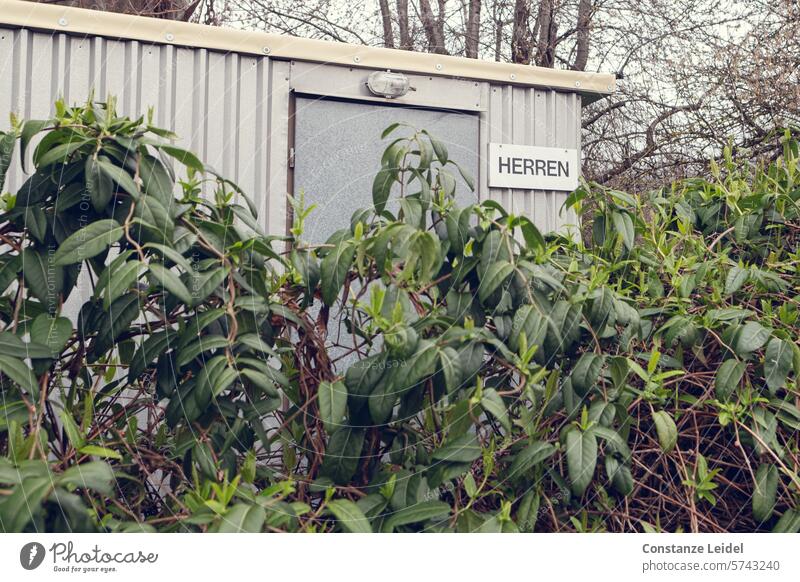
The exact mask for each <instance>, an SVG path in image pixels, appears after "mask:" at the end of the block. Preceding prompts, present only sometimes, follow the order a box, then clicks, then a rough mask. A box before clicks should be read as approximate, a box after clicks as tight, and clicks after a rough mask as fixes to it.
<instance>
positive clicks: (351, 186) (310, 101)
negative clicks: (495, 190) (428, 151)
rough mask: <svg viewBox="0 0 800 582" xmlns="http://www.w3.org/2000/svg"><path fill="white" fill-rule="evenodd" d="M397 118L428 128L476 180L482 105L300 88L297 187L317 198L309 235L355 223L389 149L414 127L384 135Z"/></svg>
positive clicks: (461, 189) (466, 199)
mask: <svg viewBox="0 0 800 582" xmlns="http://www.w3.org/2000/svg"><path fill="white" fill-rule="evenodd" d="M398 121H400V122H404V123H408V124H410V125H412V126H414V127H416V128H418V129H426V130H428V131H429V132H430V133H431V134H433V135H434V136H435V137H436V138H437V139H439V140H440V141H442V142H443V143H444V144H445V145H446V146H447V150H448V152H449V155H450V158H451V159H452V160H453V161H455V162H457V163H458V164H459V165H460V166H461V167H462V168H464V170H466V171H467V172H468V173H469V174H470V175H472V176H473V178H474V179H475V181H476V183H477V178H478V167H479V166H478V151H479V147H478V138H479V115H478V113H477V112H461V111H449V110H441V109H430V108H415V107H409V106H397V105H390V104H387V103H385V102H380V103H375V102H365V101H356V100H345V99H335V98H320V97H312V96H301V95H297V96H295V101H294V132H293V133H294V145H293V148H294V160H293V162H294V172H293V180H292V183H293V194H294V196H295V197H298V196H299V195H300V193H301V192H302V193H303V194H304V196H305V204H306V206H307V207H308V206H310V205H311V204H315V205H316V208H315V209H314V211H313V212H312V213H311V215H310V216H309V218H308V219H307V221H306V228H305V233H304V235H303V239H304V240H306V241H308V242H311V243H321V242H324V241H325V240H326V239H327V238H328V237H329V236H330V235H331V234H333V233H334V232H335V231H337V230H339V229H341V228H345V227H347V226H349V224H350V217H351V216H352V214H353V212H355V211H356V210H358V209H360V208H364V207H369V206H371V205H372V182H373V179H374V177H375V174H376V173H377V172H378V170H379V169H380V166H381V164H380V160H381V155H382V154H383V151H384V149H385V148H386V146H387V145H388V144H389V143H390V142H391V140H392V139H394V138H395V137H397V136H399V135H401V134H402V133H401V132H404V131H405V132H406V133H408V132H409V131H410V130H409V129H408V128H398V129H397V130H395V132H394V133H393V134H392V135H391V136H390V137H389V138H387V139H386V140H381V133H382V132H383V130H384V129H386V128H387V127H388V126H389V125H391V124H392V123H395V122H398ZM456 178H457V181H458V187H457V189H456V199H457V201H458V203H459V204H461V205H466V204H470V203H473V202H477V200H478V196H477V193H475V192H470V191H469V189H468V187H467V186H466V184H465V183H464V182H463V181H462V180H461V178H460V176H458V174H457V172H456ZM389 209H390V210H392V207H391V206H389Z"/></svg>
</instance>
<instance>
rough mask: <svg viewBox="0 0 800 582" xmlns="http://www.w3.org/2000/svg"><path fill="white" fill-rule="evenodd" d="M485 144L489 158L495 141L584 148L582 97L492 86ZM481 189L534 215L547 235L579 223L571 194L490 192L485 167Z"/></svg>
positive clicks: (484, 121) (512, 208)
mask: <svg viewBox="0 0 800 582" xmlns="http://www.w3.org/2000/svg"><path fill="white" fill-rule="evenodd" d="M485 91H486V93H485V99H484V103H486V111H485V112H484V113H483V114H482V116H481V120H482V127H481V136H482V137H481V141H482V142H483V147H484V150H483V151H482V152H481V154H482V155H484V156H486V155H487V150H486V149H485V148H487V147H488V144H489V143H511V144H520V145H532V146H547V147H562V148H575V149H578V150H580V147H581V144H580V135H581V125H580V120H581V98H580V95H578V94H576V93H562V92H558V91H549V90H544V89H533V88H526V87H514V86H512V85H491V86H487V87H486V89H485ZM482 170H483V172H482V174H481V191H482V192H486V191H488V192H489V197H490V198H491V199H493V200H497V201H498V202H500V203H501V204H503V206H505V208H507V209H508V210H509V211H510V212H514V213H516V214H524V215H527V216H529V217H531V218H532V219H533V221H534V223H535V224H536V226H537V227H538V228H539V229H540V230H541V231H542V232H550V231H555V230H562V231H563V230H565V227H566V228H568V227H569V226H571V225H577V217H576V215H575V213H574V211H567V210H566V209H563V210H562V206H563V204H564V201H565V200H566V199H567V196H568V195H569V193H568V192H557V191H545V190H512V189H507V188H491V189H489V187H488V184H487V180H488V172H487V171H486V167H485V164H484V165H483V166H482Z"/></svg>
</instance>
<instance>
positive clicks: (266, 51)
mask: <svg viewBox="0 0 800 582" xmlns="http://www.w3.org/2000/svg"><path fill="white" fill-rule="evenodd" d="M261 52H262V53H264V54H265V55H268V54H269V47H268V46H265V47H264V48H262V49H261Z"/></svg>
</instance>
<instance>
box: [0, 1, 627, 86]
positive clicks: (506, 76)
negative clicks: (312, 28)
mask: <svg viewBox="0 0 800 582" xmlns="http://www.w3.org/2000/svg"><path fill="white" fill-rule="evenodd" d="M0 25H10V26H13V27H20V28H31V29H37V30H51V31H54V32H62V33H66V34H76V35H93V36H102V37H107V38H119V39H129V40H137V41H141V42H148V43H154V44H165V45H170V44H171V45H175V46H183V47H196V48H205V49H210V50H216V51H225V52H236V53H242V54H251V55H261V56H264V55H268V56H270V57H272V58H276V59H286V60H298V61H309V62H317V63H329V64H336V65H346V66H350V67H360V68H365V69H391V70H393V71H402V72H406V73H418V74H424V75H432V76H443V77H459V78H466V79H473V80H476V81H489V82H495V83H509V84H513V85H520V86H529V87H543V88H550V89H558V90H563V91H571V92H576V93H580V94H581V95H583V96H584V97H586V98H588V99H587V101H594V100H595V99H597V98H599V97H602V96H604V95H609V94H611V93H613V92H614V91H615V89H616V80H615V77H614V75H611V74H607V73H587V72H578V71H565V70H559V69H547V68H543V67H533V66H528V65H517V64H512V63H498V62H494V61H484V60H479V59H467V58H463V57H453V56H446V55H437V54H430V53H419V52H411V51H403V50H396V49H385V48H376V47H368V46H363V45H353V44H347V43H338V42H330V41H323V40H314V39H306V38H298V37H292V36H284V35H276V34H267V33H264V32H255V31H247V30H237V29H233V28H223V27H216V26H206V25H202V24H192V23H188V22H175V21H172V20H163V19H159V18H146V17H142V16H131V15H127V14H116V13H111V12H101V11H97V10H85V9H81V8H71V7H66V6H59V5H51V4H41V3H38V2H23V1H20V0H0Z"/></svg>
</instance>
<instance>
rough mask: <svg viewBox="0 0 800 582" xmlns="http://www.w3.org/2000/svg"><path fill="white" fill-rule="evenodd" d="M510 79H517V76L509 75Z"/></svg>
mask: <svg viewBox="0 0 800 582" xmlns="http://www.w3.org/2000/svg"><path fill="white" fill-rule="evenodd" d="M509 77H510V78H511V80H512V81H513V80H515V79H516V78H517V76H516V75H515V74H514V73H511V75H509Z"/></svg>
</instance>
